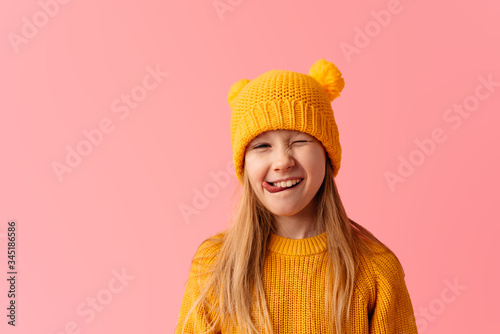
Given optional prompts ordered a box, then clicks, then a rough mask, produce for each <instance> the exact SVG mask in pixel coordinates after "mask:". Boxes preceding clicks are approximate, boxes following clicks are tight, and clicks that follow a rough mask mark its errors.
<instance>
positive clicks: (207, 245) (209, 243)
mask: <svg viewBox="0 0 500 334" xmlns="http://www.w3.org/2000/svg"><path fill="white" fill-rule="evenodd" d="M225 234H226V231H222V232H217V233H216V234H213V235H211V236H210V237H208V238H206V239H205V240H203V241H202V242H201V244H200V245H199V246H198V248H197V250H196V253H195V255H194V256H193V261H199V262H202V263H205V264H209V263H212V262H213V261H214V258H215V256H216V255H217V254H218V252H219V250H220V248H221V246H222V242H223V241H224V236H225Z"/></svg>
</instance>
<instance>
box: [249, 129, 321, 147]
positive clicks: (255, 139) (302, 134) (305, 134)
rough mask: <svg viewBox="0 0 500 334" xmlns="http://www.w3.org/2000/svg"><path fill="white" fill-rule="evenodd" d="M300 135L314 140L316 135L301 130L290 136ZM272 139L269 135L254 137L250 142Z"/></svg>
mask: <svg viewBox="0 0 500 334" xmlns="http://www.w3.org/2000/svg"><path fill="white" fill-rule="evenodd" d="M298 136H306V137H307V138H309V139H311V140H314V139H315V137H314V136H311V135H310V134H308V133H305V132H300V133H293V134H292V135H291V136H290V137H298ZM269 140H270V139H268V138H267V136H265V135H264V136H262V137H260V138H254V139H252V140H251V141H250V142H249V144H253V143H256V142H259V141H264V142H266V141H269Z"/></svg>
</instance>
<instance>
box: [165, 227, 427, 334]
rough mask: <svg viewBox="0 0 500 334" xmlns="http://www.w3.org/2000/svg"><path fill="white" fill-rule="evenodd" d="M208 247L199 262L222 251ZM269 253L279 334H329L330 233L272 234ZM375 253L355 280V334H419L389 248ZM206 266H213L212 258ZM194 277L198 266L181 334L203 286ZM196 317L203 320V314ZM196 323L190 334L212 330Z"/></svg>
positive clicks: (268, 280)
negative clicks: (326, 297) (300, 236)
mask: <svg viewBox="0 0 500 334" xmlns="http://www.w3.org/2000/svg"><path fill="white" fill-rule="evenodd" d="M221 236H222V233H219V234H217V235H215V236H214V238H219V237H221ZM206 242H207V240H205V241H204V242H203V243H202V244H201V245H200V247H199V248H198V250H197V251H196V254H195V256H194V259H196V258H197V256H198V255H202V254H201V253H203V254H215V252H216V251H217V249H210V247H220V246H217V245H215V244H208V245H209V247H208V249H206V248H205V247H204V246H206V245H207V244H205V243H206ZM212 245H213V246H212ZM202 249H203V251H201V250H202ZM268 250H269V252H268V255H267V257H266V260H265V265H264V274H263V280H264V287H265V294H266V303H267V307H268V309H269V312H270V317H271V321H272V326H273V329H274V331H275V333H276V334H285V333H286V334H292V333H293V334H303V333H314V334H320V333H330V331H329V329H328V326H327V322H326V321H327V319H329V317H327V316H328V315H327V313H326V312H325V305H324V292H325V289H326V286H325V284H326V282H325V273H326V268H327V267H326V265H327V252H326V232H325V233H322V234H320V235H317V236H314V237H310V238H305V239H289V238H285V237H282V236H279V235H277V234H274V233H272V234H271V237H270V240H269V247H268ZM374 250H375V251H376V252H375V254H374V255H370V258H368V257H365V256H362V258H361V259H360V260H361V261H360V266H361V269H362V270H361V275H359V276H358V277H357V278H356V287H355V291H354V298H353V299H352V303H351V313H350V318H351V320H350V321H351V324H352V327H353V328H352V331H351V332H350V333H353V334H354V333H356V334H362V333H366V334H375V333H377V334H378V333H384V334H418V331H417V326H416V320H415V316H414V312H413V307H412V303H411V300H410V295H409V293H408V289H407V287H406V283H405V280H404V271H403V268H402V267H401V265H400V264H399V261H398V259H397V258H396V257H395V256H394V255H392V254H391V253H389V252H388V251H387V250H386V249H385V248H382V247H379V246H376V247H375V248H374ZM212 261H213V260H212ZM206 262H211V260H210V258H208V260H206ZM195 271H196V269H195V261H194V262H192V266H191V271H190V274H189V278H188V280H187V284H186V289H185V292H184V296H183V299H182V305H181V310H180V314H179V318H178V321H177V326H176V330H175V333H176V334H180V333H181V329H182V324H183V322H184V319H185V316H186V314H187V312H188V310H189V309H190V307H191V305H192V303H193V302H194V300H195V299H196V297H197V296H198V291H199V288H198V283H197V281H196V280H194V279H193V273H194V272H195ZM252 312H253V311H252ZM197 313H198V315H202V311H201V310H197ZM207 316H209V315H207ZM199 318H200V316H198V319H199ZM193 319H194V313H192V314H191V316H190V320H189V321H188V323H187V325H186V328H185V333H201V332H202V331H204V330H206V329H207V327H206V325H205V324H204V323H202V322H199V323H194V321H193ZM217 333H221V334H226V333H228V331H227V330H225V329H224V328H222V329H221V330H220V332H217ZM342 334H344V333H342Z"/></svg>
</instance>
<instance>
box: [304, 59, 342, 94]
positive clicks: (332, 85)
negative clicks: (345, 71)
mask: <svg viewBox="0 0 500 334" xmlns="http://www.w3.org/2000/svg"><path fill="white" fill-rule="evenodd" d="M309 75H310V76H312V77H313V78H314V79H316V81H318V82H319V84H320V85H321V86H322V87H323V89H324V90H325V91H326V94H327V95H328V98H329V99H330V102H332V101H333V100H334V99H335V98H337V97H339V96H340V92H341V91H342V89H344V85H345V82H344V79H343V78H342V73H340V71H339V69H338V68H337V66H335V65H334V64H333V63H331V62H329V61H326V60H324V59H320V60H318V61H317V62H316V63H314V64H313V65H312V66H311V69H310V70H309Z"/></svg>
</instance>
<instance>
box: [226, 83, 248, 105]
mask: <svg viewBox="0 0 500 334" xmlns="http://www.w3.org/2000/svg"><path fill="white" fill-rule="evenodd" d="M249 82H250V80H248V79H241V80H240V81H238V82H235V83H234V84H233V85H232V86H231V88H230V89H229V93H228V94H227V102H229V104H230V105H231V102H233V100H234V99H235V98H236V96H238V94H239V92H240V91H241V90H242V89H243V87H245V86H246V85H247V84H248V83H249Z"/></svg>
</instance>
